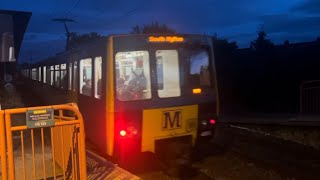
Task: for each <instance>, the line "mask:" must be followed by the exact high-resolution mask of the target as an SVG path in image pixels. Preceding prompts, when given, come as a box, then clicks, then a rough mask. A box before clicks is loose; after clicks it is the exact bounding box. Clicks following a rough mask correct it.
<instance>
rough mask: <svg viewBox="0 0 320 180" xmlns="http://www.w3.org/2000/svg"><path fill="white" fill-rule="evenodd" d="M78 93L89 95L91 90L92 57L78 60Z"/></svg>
mask: <svg viewBox="0 0 320 180" xmlns="http://www.w3.org/2000/svg"><path fill="white" fill-rule="evenodd" d="M79 88H80V89H79V90H80V94H83V95H86V96H91V92H92V59H91V58H88V59H82V60H80V86H79Z"/></svg>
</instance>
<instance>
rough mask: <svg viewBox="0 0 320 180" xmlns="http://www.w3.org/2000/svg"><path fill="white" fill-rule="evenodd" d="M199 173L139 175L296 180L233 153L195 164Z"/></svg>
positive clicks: (158, 179) (154, 179) (157, 179)
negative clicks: (185, 174) (191, 174)
mask: <svg viewBox="0 0 320 180" xmlns="http://www.w3.org/2000/svg"><path fill="white" fill-rule="evenodd" d="M193 167H194V168H195V169H196V171H197V173H195V174H194V175H193V176H189V177H182V178H181V177H180V178H179V177H170V176H168V175H166V174H165V173H163V172H161V171H153V172H146V173H141V174H138V176H139V177H141V178H142V179H145V180H163V179H168V180H180V179H190V180H191V179H192V180H201V179H204V180H205V179H215V180H257V179H259V180H294V179H295V178H293V177H286V176H282V175H280V174H278V173H277V172H275V171H274V170H272V169H267V168H264V167H261V165H259V164H256V163H255V162H252V161H250V160H248V159H246V158H244V157H241V156H239V155H238V154H236V153H233V152H227V153H225V154H221V155H212V156H209V157H207V158H205V159H203V160H202V161H201V162H197V163H194V164H193Z"/></svg>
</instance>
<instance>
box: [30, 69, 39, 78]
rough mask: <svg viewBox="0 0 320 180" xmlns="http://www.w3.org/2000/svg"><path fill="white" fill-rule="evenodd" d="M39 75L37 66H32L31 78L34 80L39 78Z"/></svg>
mask: <svg viewBox="0 0 320 180" xmlns="http://www.w3.org/2000/svg"><path fill="white" fill-rule="evenodd" d="M37 75H38V73H37V68H32V69H31V78H32V80H37Z"/></svg>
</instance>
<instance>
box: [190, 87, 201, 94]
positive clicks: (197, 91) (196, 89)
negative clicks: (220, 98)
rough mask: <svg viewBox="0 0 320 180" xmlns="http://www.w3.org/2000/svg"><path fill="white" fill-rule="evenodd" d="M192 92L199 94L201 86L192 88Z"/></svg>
mask: <svg viewBox="0 0 320 180" xmlns="http://www.w3.org/2000/svg"><path fill="white" fill-rule="evenodd" d="M192 93H193V94H201V88H195V89H192Z"/></svg>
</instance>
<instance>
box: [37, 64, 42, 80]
mask: <svg viewBox="0 0 320 180" xmlns="http://www.w3.org/2000/svg"><path fill="white" fill-rule="evenodd" d="M41 77H42V73H41V67H39V70H38V80H39V81H41Z"/></svg>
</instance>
